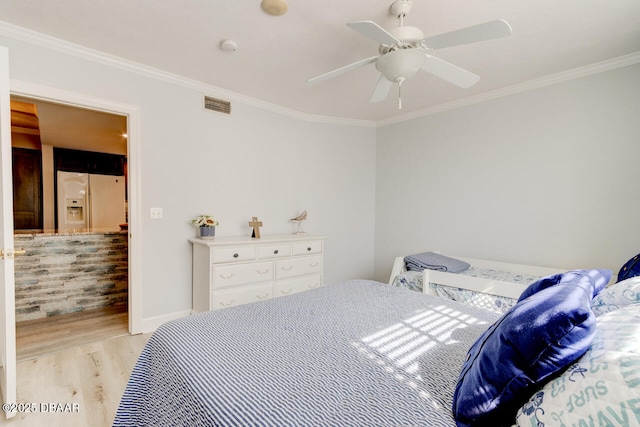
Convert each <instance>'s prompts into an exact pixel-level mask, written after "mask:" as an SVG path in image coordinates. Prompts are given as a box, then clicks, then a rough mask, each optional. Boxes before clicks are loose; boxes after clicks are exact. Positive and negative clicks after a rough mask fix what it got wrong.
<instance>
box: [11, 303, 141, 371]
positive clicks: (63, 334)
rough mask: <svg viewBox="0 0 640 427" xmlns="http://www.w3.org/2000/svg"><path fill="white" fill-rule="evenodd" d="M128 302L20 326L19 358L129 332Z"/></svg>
mask: <svg viewBox="0 0 640 427" xmlns="http://www.w3.org/2000/svg"><path fill="white" fill-rule="evenodd" d="M128 330H129V326H128V314H127V307H126V305H122V306H112V307H104V308H98V309H94V310H84V311H81V312H77V313H70V314H62V315H58V316H53V317H46V318H44V319H36V320H27V321H24V322H19V323H18V324H17V325H16V347H17V360H18V361H22V360H26V359H30V358H32V357H35V356H41V355H44V354H49V353H54V352H57V351H60V350H64V349H67V348H72V347H77V346H79V345H81V344H88V343H91V342H95V341H100V340H103V339H106V338H112V337H117V336H120V335H127V334H128Z"/></svg>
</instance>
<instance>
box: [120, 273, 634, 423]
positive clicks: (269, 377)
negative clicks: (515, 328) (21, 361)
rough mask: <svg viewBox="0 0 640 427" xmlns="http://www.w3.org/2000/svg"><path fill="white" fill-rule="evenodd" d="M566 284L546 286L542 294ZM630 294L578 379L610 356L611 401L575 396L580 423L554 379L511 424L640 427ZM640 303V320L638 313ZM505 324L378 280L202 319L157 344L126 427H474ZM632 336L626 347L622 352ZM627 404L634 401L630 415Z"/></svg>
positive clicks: (615, 295) (165, 333)
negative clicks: (468, 408) (482, 383)
mask: <svg viewBox="0 0 640 427" xmlns="http://www.w3.org/2000/svg"><path fill="white" fill-rule="evenodd" d="M560 285H561V284H558V285H554V286H551V287H549V288H546V289H534V290H535V291H536V292H537V293H536V294H535V295H541V294H543V293H544V292H547V291H548V289H556V288H559V287H561V286H560ZM545 286H547V285H545ZM602 286H604V285H602ZM630 290H631V291H632V292H636V291H638V293H639V294H640V282H637V283H632V284H631V285H629V286H627V287H626V288H624V289H623V290H618V289H616V290H615V292H614V290H610V291H609V294H607V295H608V297H607V298H608V299H604V300H602V301H600V302H599V303H598V304H597V305H598V307H599V310H600V311H601V314H602V316H601V318H602V319H605V320H607V319H606V318H608V317H609V318H611V319H610V320H609V321H608V322H606V321H604V322H602V323H603V325H602V329H603V332H602V333H599V334H596V335H595V338H593V339H594V342H598V348H597V349H594V350H593V351H592V352H591V353H590V351H591V349H589V350H588V351H587V353H586V354H584V355H583V356H581V358H580V359H579V361H581V360H583V359H584V364H589V366H586V365H585V368H584V369H582V370H581V369H576V370H574V371H572V375H574V376H579V375H582V376H583V377H586V378H587V379H588V380H590V381H591V380H592V378H591V376H590V375H586V374H584V373H583V371H584V370H587V371H588V370H589V369H592V368H591V367H590V366H591V365H594V366H600V367H602V366H603V365H602V363H603V361H602V360H601V358H602V357H605V358H606V359H605V360H606V363H607V364H608V365H607V366H608V371H607V372H606V376H604V377H602V378H596V379H593V381H599V382H598V383H597V384H598V385H599V388H598V389H597V390H600V391H601V390H603V389H604V388H607V387H608V389H607V390H608V391H611V392H610V393H608V395H607V398H606V399H605V398H604V397H602V396H601V395H598V400H597V401H596V399H595V398H591V401H590V402H589V405H584V401H585V399H587V398H585V397H584V396H583V397H582V403H583V404H582V405H578V403H579V402H578V401H577V400H575V399H574V400H575V403H574V404H573V406H574V411H573V412H574V413H573V414H571V415H569V414H567V413H566V412H567V411H566V408H564V407H563V405H565V404H566V402H564V401H561V402H559V403H557V402H556V403H554V399H553V398H551V396H552V395H554V396H558V395H559V396H561V398H563V399H565V401H566V400H567V399H568V400H569V401H574V400H572V399H573V398H572V397H571V394H570V393H572V392H573V391H574V390H573V389H572V388H571V386H569V384H572V383H570V382H569V381H568V380H567V379H565V378H564V377H563V376H556V377H554V381H556V382H557V381H563V382H561V383H556V384H555V385H553V387H554V388H553V389H550V390H548V391H547V390H545V388H544V387H547V386H549V384H550V383H547V384H546V385H545V386H544V387H538V386H536V387H534V388H535V389H531V388H530V389H528V390H527V393H528V394H527V396H529V395H530V396H531V399H525V402H521V404H519V405H518V408H519V409H518V411H517V413H516V411H515V409H513V410H512V411H511V412H510V413H509V423H507V424H505V425H511V424H515V423H518V425H521V426H535V425H537V426H540V427H542V426H543V425H545V424H544V422H545V420H547V419H548V421H546V422H547V424H546V425H547V426H551V425H559V424H557V423H555V424H554V422H553V421H552V418H545V417H552V416H556V417H558V416H559V417H561V418H562V419H563V421H566V425H572V424H571V423H572V422H573V421H575V419H576V418H575V417H574V415H575V414H578V416H579V417H582V418H580V420H587V421H586V422H587V424H585V425H590V424H588V420H589V419H590V418H589V417H591V419H594V418H593V417H596V418H595V419H596V420H598V418H597V417H598V416H599V415H598V414H599V413H598V412H597V411H600V413H602V414H604V415H607V414H609V413H610V412H607V411H608V410H611V408H613V410H614V411H616V412H615V414H617V415H618V416H619V417H622V418H620V419H626V420H627V421H628V422H627V425H637V424H633V422H634V421H635V422H640V411H639V410H638V408H640V384H636V385H635V387H636V388H633V387H631V388H628V389H625V390H620V393H613V389H614V387H617V388H620V389H621V388H622V387H621V386H620V384H618V385H615V384H617V383H615V381H621V378H622V379H623V380H624V379H625V378H626V379H627V380H630V381H631V382H630V384H631V385H632V386H633V385H634V384H635V382H639V383H640V375H639V374H638V369H637V367H638V366H640V344H639V343H638V338H637V337H638V336H640V328H639V327H638V320H639V319H640V312H639V310H638V309H637V308H640V305H638V304H637V303H634V304H623V303H621V302H620V301H621V300H620V298H622V297H621V295H623V294H624V293H625V292H626V293H627V294H628V292H629V291H630ZM531 299H535V298H527V301H529V300H531ZM623 299H624V298H623ZM625 301H626V300H625ZM628 305H629V306H631V307H633V309H634V310H635V311H634V310H631V311H625V310H627V308H628V307H627V306H628ZM503 317H504V316H503ZM503 317H500V314H499V313H495V312H491V311H489V310H484V309H481V308H478V307H475V306H470V305H467V304H463V303H460V302H458V301H452V300H449V299H444V298H439V297H434V296H432V295H427V294H422V293H416V292H413V291H411V290H407V289H402V288H398V287H393V286H389V285H388V284H383V283H378V282H373V281H366V280H356V281H348V282H344V283H338V284H334V285H328V286H323V287H321V288H318V289H314V290H310V291H307V292H303V293H299V294H295V295H291V296H286V297H280V298H276V299H272V300H267V301H260V302H256V303H251V304H246V305H242V306H237V307H231V308H226V309H222V310H217V311H213V312H206V313H199V314H195V315H192V316H189V317H187V318H183V319H178V320H175V321H172V322H169V323H166V324H164V325H162V326H161V327H160V328H158V330H157V331H156V332H155V333H154V334H153V335H152V337H151V338H150V340H149V342H148V344H147V345H146V347H145V348H144V350H143V352H142V353H141V355H140V357H139V359H138V361H137V363H136V366H135V367H134V369H133V372H132V373H131V376H130V379H129V383H128V385H127V387H126V390H125V392H124V394H123V397H122V400H121V402H120V405H119V408H118V410H117V414H116V417H115V420H114V425H115V426H198V425H201V426H393V427H396V426H418V425H419V426H432V427H439V426H456V424H457V425H458V426H462V425H471V424H465V423H464V422H463V423H462V424H461V421H460V420H459V419H458V420H456V419H455V418H454V415H453V412H452V407H453V405H454V399H455V398H456V393H458V394H459V387H460V379H461V378H462V372H463V371H464V369H466V366H467V364H468V363H469V360H467V358H468V357H469V355H470V354H471V353H470V348H471V349H473V348H474V347H475V346H476V345H477V343H478V342H479V340H483V341H482V342H483V343H484V342H485V341H486V342H488V341H489V339H488V338H483V337H485V335H486V334H487V332H489V331H490V330H492V328H494V327H495V325H497V324H500V322H502V319H503ZM594 325H595V323H594ZM630 326H631V327H632V328H635V329H633V330H631V329H629V328H630ZM598 327H599V328H600V327H601V325H600V321H599V323H598ZM630 337H635V338H633V339H630ZM612 338H615V339H618V341H616V342H615V343H614V344H613V345H614V347H615V348H616V351H618V353H611V354H610V353H609V352H604V351H603V349H606V348H608V347H607V346H606V345H605V344H603V343H604V341H610V340H611V339H612ZM623 339H624V340H625V346H626V350H625V351H624V352H620V342H621V340H623ZM598 340H599V341H598ZM634 340H635V341H634ZM620 355H622V356H620ZM620 357H623V358H624V362H625V363H626V365H625V366H626V368H624V369H626V371H624V369H622V370H621V372H620V373H618V370H617V369H614V364H615V362H616V361H617V360H618V359H619V358H620ZM474 359H475V357H474ZM619 365H622V364H619ZM461 367H463V369H462V371H461ZM592 370H593V371H594V372H595V371H597V369H592ZM575 372H578V373H579V374H575ZM614 373H615V374H616V375H615V376H614V375H613V374H614ZM561 374H562V375H566V374H564V373H561ZM625 375H626V376H625ZM609 377H610V378H609ZM570 379H571V380H572V381H573V380H575V378H573V377H571V378H570ZM609 379H611V380H612V381H614V383H607V381H609ZM603 381H604V383H603ZM634 381H635V382H634ZM590 384H591V383H590ZM594 384H596V383H594ZM579 387H584V385H582V384H580V385H579ZM589 387H595V385H589ZM567 390H568V392H569V397H567V396H566V395H565V393H567ZM629 390H631V391H629ZM539 393H543V397H540V396H539ZM544 393H547V394H546V395H544ZM596 393H597V392H596ZM614 394H615V395H616V396H618V395H620V396H622V397H620V399H623V400H620V401H621V402H622V401H623V404H622V406H620V404H619V402H617V401H616V402H614V400H613V395H614ZM546 396H548V397H546ZM458 397H459V396H458ZM554 404H556V405H557V406H558V407H554V406H553V405H554ZM603 405H604V406H603ZM607 405H608V406H607ZM616 405H618V406H616ZM634 405H635V406H634ZM558 408H559V409H558ZM594 408H595V409H594ZM608 408H609V409H608ZM621 408H622V409H621ZM587 410H588V411H591V412H589V413H586V412H585V411H587ZM593 411H596V412H593ZM634 411H635V412H634ZM558 414H560V415H558ZM607 416H609V418H611V416H610V415H607ZM456 417H457V415H456ZM624 417H626V418H624ZM578 421H579V420H578ZM485 425H487V424H485ZM492 425H498V424H492ZM576 425H578V424H577V423H576ZM580 425H581V424H580ZM612 425H617V424H612Z"/></svg>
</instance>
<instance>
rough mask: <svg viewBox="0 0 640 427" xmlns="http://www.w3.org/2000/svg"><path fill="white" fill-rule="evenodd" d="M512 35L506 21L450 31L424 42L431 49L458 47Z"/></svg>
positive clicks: (500, 20)
mask: <svg viewBox="0 0 640 427" xmlns="http://www.w3.org/2000/svg"><path fill="white" fill-rule="evenodd" d="M510 35H511V26H509V24H508V23H507V21H505V20H504V19H498V20H496V21H490V22H485V23H484V24H478V25H474V26H472V27H467V28H462V29H460V30H455V31H450V32H448V33H443V34H439V35H437V36H433V37H427V38H425V39H423V40H422V41H423V42H424V44H425V45H426V46H427V47H428V48H431V49H442V48H444V47H451V46H457V45H460V44H466V43H475V42H481V41H485V40H491V39H497V38H500V37H507V36H510Z"/></svg>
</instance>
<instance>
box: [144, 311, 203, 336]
mask: <svg viewBox="0 0 640 427" xmlns="http://www.w3.org/2000/svg"><path fill="white" fill-rule="evenodd" d="M190 315H191V310H186V311H179V312H176V313H170V314H163V315H162V316H155V317H146V318H143V319H142V321H141V322H140V330H139V331H134V332H133V333H134V334H135V333H140V334H146V333H149V332H154V331H155V330H156V329H158V328H159V327H160V325H162V324H163V323H167V322H169V321H171V320H176V319H180V318H182V317H186V316H190Z"/></svg>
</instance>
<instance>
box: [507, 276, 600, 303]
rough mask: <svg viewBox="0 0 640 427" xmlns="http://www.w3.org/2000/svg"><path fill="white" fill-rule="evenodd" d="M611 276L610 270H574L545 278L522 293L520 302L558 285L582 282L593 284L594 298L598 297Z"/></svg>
mask: <svg viewBox="0 0 640 427" xmlns="http://www.w3.org/2000/svg"><path fill="white" fill-rule="evenodd" d="M611 275H612V272H611V271H610V270H572V271H567V272H566V273H562V274H554V275H553V276H547V277H543V278H542V279H540V280H537V281H535V282H533V283H532V284H530V285H529V286H528V287H527V288H526V289H525V290H524V292H522V294H521V295H520V298H518V302H520V301H522V300H523V299H525V298H528V297H530V296H531V295H533V294H535V293H537V292H540V291H541V290H543V289H546V288H548V287H550V286H554V285H557V284H558V283H575V282H580V281H586V282H593V285H594V289H595V292H594V294H593V296H596V295H598V294H599V293H600V291H602V290H603V289H604V287H605V286H607V283H609V280H610V279H611Z"/></svg>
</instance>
